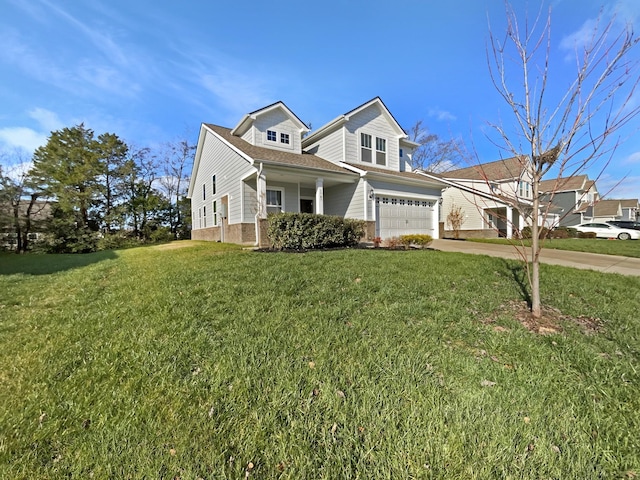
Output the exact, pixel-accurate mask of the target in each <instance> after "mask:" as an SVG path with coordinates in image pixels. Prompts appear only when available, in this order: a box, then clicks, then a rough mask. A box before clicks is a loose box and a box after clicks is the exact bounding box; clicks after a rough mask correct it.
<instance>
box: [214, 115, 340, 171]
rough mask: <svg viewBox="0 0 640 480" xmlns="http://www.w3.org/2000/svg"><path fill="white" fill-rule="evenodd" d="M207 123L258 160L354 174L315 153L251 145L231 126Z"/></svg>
mask: <svg viewBox="0 0 640 480" xmlns="http://www.w3.org/2000/svg"><path fill="white" fill-rule="evenodd" d="M205 125H206V127H207V128H209V129H210V130H212V131H213V132H215V133H216V134H218V135H220V136H221V137H222V138H223V139H224V140H225V141H226V142H228V143H230V144H231V145H233V146H234V147H236V148H237V149H238V150H240V151H241V152H243V153H245V154H246V155H248V156H249V157H251V158H253V159H254V160H256V161H260V160H264V161H266V162H271V163H279V164H281V165H283V166H290V167H304V168H313V169H316V170H326V171H330V172H339V173H345V174H349V175H353V172H351V171H350V170H347V169H346V168H342V167H341V166H339V165H336V164H335V163H333V162H330V161H328V160H325V159H323V158H320V157H317V156H315V155H311V154H309V153H302V154H300V153H293V152H283V151H281V150H276V149H273V148H266V147H258V146H255V145H251V144H250V143H249V142H247V141H246V140H243V139H242V138H240V137H236V136H234V135H231V129H230V128H226V127H221V126H219V125H213V124H210V123H205Z"/></svg>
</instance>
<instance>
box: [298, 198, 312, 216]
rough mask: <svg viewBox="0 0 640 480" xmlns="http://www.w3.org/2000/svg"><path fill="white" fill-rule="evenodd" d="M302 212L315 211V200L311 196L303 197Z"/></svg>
mask: <svg viewBox="0 0 640 480" xmlns="http://www.w3.org/2000/svg"><path fill="white" fill-rule="evenodd" d="M300 213H315V212H314V211H313V200H311V199H310V198H301V199H300Z"/></svg>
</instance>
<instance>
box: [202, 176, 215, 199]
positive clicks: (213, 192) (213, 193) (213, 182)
mask: <svg viewBox="0 0 640 480" xmlns="http://www.w3.org/2000/svg"><path fill="white" fill-rule="evenodd" d="M211 194H212V195H215V194H216V176H215V175H214V176H213V177H211ZM203 200H204V199H203Z"/></svg>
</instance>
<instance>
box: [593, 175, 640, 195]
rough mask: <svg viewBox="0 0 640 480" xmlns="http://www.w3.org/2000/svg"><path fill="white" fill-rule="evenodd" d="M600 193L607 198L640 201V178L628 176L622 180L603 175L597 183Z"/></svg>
mask: <svg viewBox="0 0 640 480" xmlns="http://www.w3.org/2000/svg"><path fill="white" fill-rule="evenodd" d="M597 185H598V192H600V195H601V196H603V197H606V198H638V199H640V176H637V175H636V176H631V175H630V176H627V177H624V178H622V179H620V178H613V177H612V176H611V175H603V176H602V177H600V179H598V181H597Z"/></svg>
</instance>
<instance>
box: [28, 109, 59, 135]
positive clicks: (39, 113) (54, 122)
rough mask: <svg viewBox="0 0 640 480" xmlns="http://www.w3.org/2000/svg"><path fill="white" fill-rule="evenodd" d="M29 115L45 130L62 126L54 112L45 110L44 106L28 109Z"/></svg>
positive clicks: (57, 128) (50, 130) (49, 130)
mask: <svg viewBox="0 0 640 480" xmlns="http://www.w3.org/2000/svg"><path fill="white" fill-rule="evenodd" d="M29 116H30V117H31V118H33V119H34V120H35V121H37V122H38V123H39V124H40V126H41V127H42V128H43V129H45V130H46V131H47V132H52V131H53V130H60V129H61V128H62V127H63V126H64V124H63V123H62V121H61V120H60V118H58V115H57V114H56V113H55V112H52V111H51V110H47V109H45V108H34V109H33V110H30V111H29Z"/></svg>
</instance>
